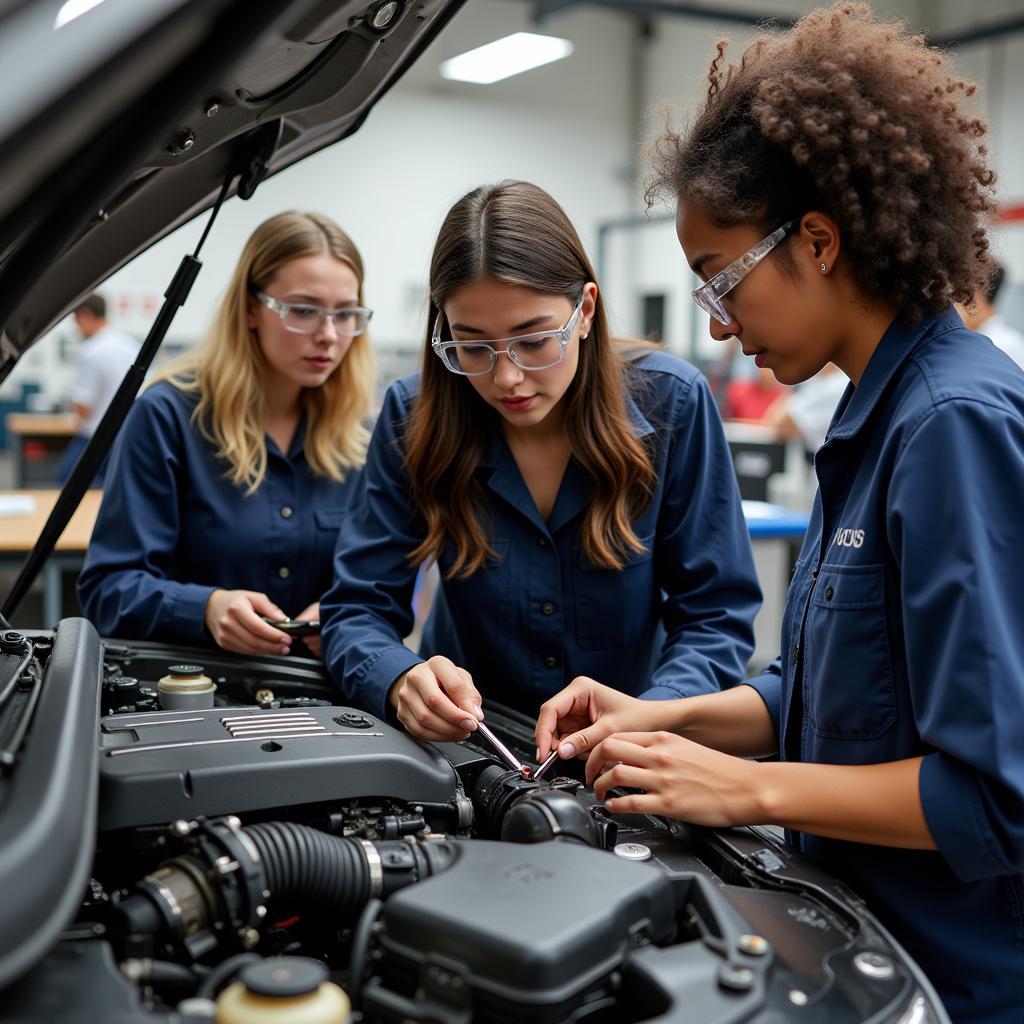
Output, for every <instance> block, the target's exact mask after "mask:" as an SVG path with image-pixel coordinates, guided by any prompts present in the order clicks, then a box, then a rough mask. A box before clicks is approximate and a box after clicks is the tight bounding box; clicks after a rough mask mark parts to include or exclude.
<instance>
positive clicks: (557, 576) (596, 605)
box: [321, 352, 761, 715]
mask: <svg viewBox="0 0 1024 1024" xmlns="http://www.w3.org/2000/svg"><path fill="white" fill-rule="evenodd" d="M627 375H628V387H627V394H626V402H627V410H628V414H629V417H630V422H631V424H632V427H633V430H634V432H635V434H636V435H637V436H638V437H643V438H647V439H648V441H649V442H650V443H651V444H652V450H653V459H654V467H655V471H656V474H657V487H656V490H655V492H654V495H653V499H652V500H651V502H650V503H649V504H648V505H647V507H646V508H645V509H644V510H643V512H641V513H640V515H639V516H638V518H637V519H636V521H635V522H634V530H635V531H636V533H637V536H638V537H639V538H640V539H641V540H642V541H643V543H644V546H645V550H644V551H643V552H642V553H641V554H637V555H634V556H632V557H631V558H630V559H629V561H628V564H627V565H626V567H625V568H624V569H621V570H612V569H604V568H599V567H598V566H596V565H593V564H592V563H591V562H590V561H589V560H588V559H587V557H586V556H585V555H584V553H583V551H582V549H581V547H580V525H581V522H582V520H583V515H584V513H585V511H586V509H587V505H588V503H589V502H590V500H591V496H592V494H593V484H592V481H591V479H590V478H589V477H588V476H587V474H586V472H585V471H584V470H583V469H582V467H581V466H580V465H579V463H578V462H577V461H576V460H575V459H570V462H569V465H568V468H567V470H566V473H565V476H564V478H563V480H562V483H561V487H560V489H559V492H558V496H557V499H556V501H555V505H554V508H553V510H552V512H551V516H550V518H549V519H548V520H547V521H546V522H545V521H544V519H542V518H541V516H540V514H539V512H538V511H537V507H536V505H535V503H534V501H533V498H532V497H531V496H530V492H529V491H528V490H527V487H526V484H525V483H524V482H523V478H522V476H521V474H520V472H519V468H518V466H517V465H516V462H515V458H514V457H513V455H512V452H511V450H510V449H509V447H508V445H507V444H506V443H505V441H504V439H503V436H502V433H501V429H500V426H499V424H498V422H497V414H495V419H494V422H493V423H492V429H491V432H490V434H489V436H488V438H487V441H486V445H485V450H484V453H483V457H482V459H481V463H480V465H479V467H478V468H477V471H476V472H477V477H478V479H479V480H480V482H481V484H482V485H483V488H484V492H485V494H486V496H487V499H488V505H487V511H488V513H489V515H490V517H491V525H492V538H493V539H492V545H493V547H494V549H495V551H496V553H497V555H498V556H499V557H498V558H497V559H494V560H492V561H491V562H490V563H489V564H488V565H487V566H486V567H485V568H483V569H481V570H480V571H478V572H476V573H474V574H473V575H472V576H470V577H469V578H468V579H464V580H458V579H452V580H444V579H443V577H444V575H445V573H446V571H447V569H448V568H450V566H451V564H452V561H453V549H452V546H451V545H450V544H449V545H447V546H446V547H445V549H444V551H443V552H442V555H441V557H440V559H439V568H440V571H441V576H442V579H443V582H442V586H441V590H440V593H439V595H438V600H437V601H436V602H435V606H434V609H433V613H432V616H431V619H430V621H428V623H427V627H426V628H425V630H424V636H423V641H422V644H421V647H420V654H421V655H423V656H430V655H432V654H444V655H446V656H448V657H450V658H451V659H452V660H453V661H454V662H455V663H456V664H458V665H461V666H462V667H464V668H466V669H467V670H468V671H469V672H470V673H471V674H472V676H473V680H474V682H475V683H476V685H477V687H478V688H479V689H480V691H481V693H482V694H483V695H484V697H485V698H488V699H491V700H498V701H501V702H502V703H504V704H506V705H508V706H511V707H514V708H518V709H520V710H522V711H525V712H527V713H536V711H537V709H538V707H539V706H540V704H541V703H542V702H543V701H545V700H546V699H547V698H548V697H550V696H552V695H553V694H555V693H557V692H558V691H559V690H561V689H562V687H564V686H565V685H566V684H567V683H568V682H569V681H570V680H571V679H572V678H573V677H574V676H577V675H589V676H593V677H594V678H596V679H599V680H600V681H602V682H604V683H607V684H608V685H610V686H614V687H616V688H618V689H620V690H624V691H626V692H628V693H633V694H638V695H640V696H643V697H648V698H652V699H665V698H670V697H680V696H688V695H690V694H695V693H704V692H708V691H712V690H717V689H719V688H721V687H726V686H731V685H735V684H736V683H737V682H738V681H739V680H740V679H741V678H742V676H743V671H744V668H745V666H746V663H747V659H748V658H749V656H750V653H751V650H752V649H753V628H752V623H753V618H754V615H755V613H756V612H757V609H758V607H759V604H760V597H761V595H760V590H759V588H758V584H757V578H756V574H755V571H754V564H753V558H752V555H751V548H750V538H749V536H748V533H747V527H746V524H745V522H744V519H743V513H742V509H741V506H740V499H739V492H738V489H737V485H736V478H735V475H734V473H733V468H732V460H731V459H730V456H729V450H728V447H727V445H726V442H725V437H724V434H723V432H722V426H721V422H720V420H719V417H718V411H717V409H716V407H715V403H714V400H713V398H712V397H711V393H710V391H709V389H708V386H707V382H706V381H705V380H704V378H703V377H702V376H701V375H700V374H699V373H698V372H697V371H696V370H695V369H694V368H693V367H692V366H690V365H689V364H688V363H684V362H683V361H682V360H680V359H677V358H675V357H673V356H670V355H667V354H665V353H661V352H652V353H650V354H648V355H645V356H643V357H642V358H640V359H639V360H637V361H636V362H633V363H627ZM418 387H419V377H418V375H417V374H414V375H412V376H409V377H406V378H404V379H402V380H399V381H396V382H395V383H394V384H393V385H392V386H391V387H390V388H389V390H388V392H387V395H386V396H385V399H384V407H383V410H382V411H381V414H380V417H379V419H378V421H377V426H376V429H375V431H374V436H373V440H372V441H371V443H370V451H369V453H368V455H367V463H366V469H365V473H364V478H363V481H362V482H361V485H360V488H359V491H358V494H357V496H356V498H355V499H354V501H353V508H352V513H351V516H350V518H349V520H348V521H347V523H346V528H345V530H344V531H342V533H341V534H339V536H338V549H337V552H336V554H335V581H334V585H333V587H332V589H331V591H330V593H328V594H326V595H324V599H323V601H322V603H321V615H322V617H323V620H324V630H323V641H324V650H325V654H326V660H327V664H328V667H329V669H330V671H331V673H332V675H333V676H334V678H335V679H336V680H338V682H339V683H340V684H341V686H342V688H343V689H344V691H345V693H346V694H347V695H348V696H349V698H350V699H351V700H353V701H355V702H356V703H359V704H363V705H365V706H366V707H368V708H369V709H370V710H372V711H373V712H375V713H376V714H378V715H383V714H384V713H385V701H386V697H387V692H388V689H389V687H390V686H391V684H392V683H393V682H394V681H395V680H396V679H397V678H398V677H399V676H400V675H402V674H403V673H404V672H406V671H408V669H410V668H412V666H413V665H415V664H417V663H418V662H419V661H421V660H422V659H421V657H418V656H417V655H416V654H415V653H413V652H412V651H411V650H409V649H408V648H407V647H404V646H403V645H402V637H404V636H406V635H408V634H409V632H410V630H411V628H412V623H413V618H412V608H411V603H412V591H413V583H414V580H415V576H416V573H415V570H413V569H411V568H410V567H409V563H408V560H407V555H408V554H409V552H410V551H412V550H413V549H414V548H415V547H417V546H418V545H419V543H420V542H421V540H422V539H423V537H424V536H425V532H426V528H425V525H424V522H423V518H422V516H421V515H420V514H419V513H418V512H417V511H416V510H415V509H414V508H413V507H412V506H411V503H410V498H409V480H408V475H407V472H406V469H405V464H404V457H403V450H402V436H401V425H402V423H403V421H404V420H405V419H406V417H407V416H408V414H409V410H410V407H411V405H412V403H413V402H414V401H415V398H416V395H417V393H418Z"/></svg>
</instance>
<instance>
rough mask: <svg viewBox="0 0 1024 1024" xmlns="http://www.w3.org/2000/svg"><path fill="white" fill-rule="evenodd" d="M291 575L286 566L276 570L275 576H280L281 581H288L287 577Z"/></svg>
mask: <svg viewBox="0 0 1024 1024" xmlns="http://www.w3.org/2000/svg"><path fill="white" fill-rule="evenodd" d="M291 574H292V571H291V569H289V568H288V566H287V565H282V566H281V568H280V569H278V570H277V575H278V576H280V577H281V579H283V580H286V579H288V577H289V576H291Z"/></svg>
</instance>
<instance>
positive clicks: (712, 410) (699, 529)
mask: <svg viewBox="0 0 1024 1024" xmlns="http://www.w3.org/2000/svg"><path fill="white" fill-rule="evenodd" d="M669 444H670V448H669V451H668V459H667V463H666V477H665V483H664V499H663V502H662V507H661V510H660V512H659V516H658V532H657V537H656V542H655V553H654V555H655V558H656V559H657V563H658V564H657V572H658V580H659V583H660V586H661V590H662V592H663V593H664V602H663V606H662V615H663V619H664V624H665V633H666V639H665V643H664V646H663V648H662V651H661V655H660V658H659V661H658V665H657V668H656V669H655V671H654V673H653V675H652V678H651V685H650V688H649V689H648V690H647V692H645V693H643V694H641V696H642V697H644V698H646V699H655V700H661V699H667V698H672V697H689V696H693V695H694V694H698V693H711V692H714V691H715V690H720V689H724V688H726V687H729V686H734V685H736V683H738V682H739V681H740V680H741V679H742V678H743V674H744V671H745V669H746V665H747V661H748V659H749V658H750V655H751V653H752V652H753V649H754V616H755V615H756V614H757V610H758V608H760V606H761V590H760V587H759V586H758V582H757V573H756V570H755V568H754V557H753V553H752V551H751V547H750V534H749V532H748V530H747V524H746V521H745V519H744V517H743V509H742V505H741V502H740V494H739V487H738V486H737V483H736V475H735V472H734V471H733V465H732V458H731V456H730V454H729V447H728V444H727V443H726V440H725V434H724V432H723V430H722V424H721V420H720V419H719V416H718V410H717V408H716V407H715V403H714V399H713V398H712V396H711V392H710V389H709V388H708V386H707V382H706V381H705V379H704V378H703V377H699V376H698V377H696V378H694V380H693V381H692V383H690V385H689V386H688V387H686V388H681V389H680V393H679V396H678V399H677V404H676V409H675V410H674V414H673V416H672V434H671V438H670V442H669Z"/></svg>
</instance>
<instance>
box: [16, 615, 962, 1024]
mask: <svg viewBox="0 0 1024 1024" xmlns="http://www.w3.org/2000/svg"><path fill="white" fill-rule="evenodd" d="M337 697H338V694H337V690H336V689H335V688H334V687H333V685H332V684H331V683H330V681H329V680H328V679H327V678H326V677H325V676H324V674H323V672H322V669H321V668H320V666H319V664H318V663H316V662H313V661H311V660H306V659H302V658H295V657H290V658H248V659H247V658H244V657H240V656H232V655H229V654H226V653H223V652H214V651H208V650H198V649H192V650H188V649H183V648H180V647H171V646H165V645H160V644H152V643H122V642H117V641H105V640H101V639H100V638H99V637H98V636H97V635H96V634H95V631H94V630H93V629H92V627H91V626H90V625H89V624H88V623H86V622H85V621H84V620H76V619H68V620H65V621H64V622H62V623H61V625H60V626H59V627H58V629H57V630H56V631H55V632H27V633H17V632H7V633H4V634H2V636H0V769H2V775H0V828H2V829H3V834H4V835H5V836H13V837H17V838H16V839H14V840H12V841H10V842H6V843H5V844H4V845H3V847H2V848H0V883H2V885H3V890H2V891H3V892H4V893H6V894H7V898H6V901H5V902H6V906H5V909H4V911H3V913H2V920H3V922H4V927H3V929H0V1022H7V1021H47V1022H55V1024H78V1022H84V1021H98V1020H103V1021H104V1022H108V1024H129V1022H130V1024H144V1022H157V1021H166V1022H168V1024H169V1022H171V1021H180V1022H189V1021H210V1020H217V1021H219V1022H225V1024H232V1022H236V1021H248V1022H258V1021H264V1020H267V1021H270V1020H273V1021H279V1022H288V1021H292V1020H294V1021H304V1022H311V1024H316V1022H320V1021H323V1022H328V1021H366V1022H445V1024H460V1022H467V1024H468V1022H481V1024H518V1022H530V1024H548V1022H550V1024H557V1022H592V1024H606V1022H615V1024H631V1022H641V1021H655V1020H656V1021H678V1022H684V1021H685V1022H710V1021H716V1022H725V1021H764V1022H769V1021H772V1022H775V1021H783V1020H801V1021H813V1022H817V1021H829V1022H844V1021H851V1022H853V1021H867V1020H872V1021H893V1022H897V1021H899V1022H905V1024H910V1022H911V1021H915V1022H927V1021H932V1020H934V1021H942V1020H945V1019H946V1018H945V1016H944V1014H943V1011H942V1010H941V1007H939V1005H938V1002H937V1000H935V999H934V996H933V995H932V993H931V989H930V987H929V986H928V983H927V981H926V980H925V979H924V978H923V977H922V976H921V974H920V972H919V971H918V969H917V968H916V967H915V966H914V965H913V963H912V962H911V961H910V960H909V959H908V958H907V957H906V956H905V954H903V952H902V951H901V950H900V949H899V947H898V946H897V945H896V944H895V943H894V941H893V940H892V939H891V937H890V936H888V934H887V933H886V932H885V930H884V929H883V928H882V927H881V925H879V923H878V922H877V921H876V920H875V919H874V918H873V917H872V916H871V915H870V913H869V912H868V911H867V910H866V908H865V907H864V905H863V903H862V902H861V901H860V900H859V899H858V898H857V897H856V896H855V895H854V894H853V893H851V892H849V891H848V890H847V889H846V888H845V887H844V886H842V884H841V883H839V882H838V881H836V880H834V879H831V878H829V877H827V876H825V875H823V874H822V873H820V872H819V871H818V870H817V869H816V868H815V867H814V866H813V865H811V864H810V863H809V862H807V861H804V860H802V859H801V858H800V857H799V856H798V855H796V854H794V853H793V852H792V851H791V850H790V849H789V848H788V847H787V846H786V845H785V844H784V843H782V842H781V841H780V839H779V838H778V837H777V836H776V835H774V834H773V833H771V832H769V831H767V830H761V829H737V830H724V831H723V830H708V829H698V828H692V827H688V826H685V825H681V824H679V823H676V822H669V821H665V820H662V819H658V818H653V817H648V816H627V815H612V814H610V813H608V812H607V811H606V810H605V809H604V807H603V806H602V805H601V804H599V803H598V802H596V800H595V798H594V794H593V792H592V791H590V790H589V789H587V788H586V787H585V786H584V785H583V783H582V782H581V781H580V779H579V778H577V777H574V776H573V775H572V774H571V773H572V772H573V771H577V770H578V769H577V768H576V766H575V765H571V764H567V763H565V762H556V765H555V770H556V772H564V773H565V774H560V775H556V777H553V778H544V779H538V778H533V777H532V775H533V772H532V771H529V770H527V771H516V770H514V769H512V768H510V767H508V766H507V765H505V764H503V763H502V762H501V761H500V760H499V759H498V758H497V757H496V756H495V754H494V753H493V752H492V751H491V749H490V748H489V747H488V746H487V745H486V744H484V743H483V741H482V740H479V738H478V737H474V738H473V740H472V741H467V742H466V743H462V744H431V745H420V744H418V743H416V742H414V741H413V740H412V739H411V738H410V737H408V736H407V735H405V734H404V733H403V732H402V731H401V730H400V729H398V728H396V727H394V726H393V725H392V724H390V723H388V722H386V721H382V720H380V719H378V718H376V717H375V716H373V715H371V714H369V713H368V712H366V711H363V710H361V709H357V708H350V707H345V706H342V705H341V704H340V702H339V701H338V699H337ZM487 721H488V723H489V725H490V726H491V728H492V729H493V730H494V731H495V732H496V733H498V734H499V735H500V736H501V738H502V740H503V741H504V743H505V744H507V745H508V747H509V748H511V750H512V751H514V752H515V754H516V756H517V757H519V758H520V759H521V760H523V761H524V762H526V763H528V764H530V765H532V764H533V762H532V749H533V744H532V723H531V722H529V721H528V720H527V719H525V718H524V717H523V716H520V715H518V714H516V713H515V712H510V711H504V710H502V709H500V708H495V707H490V706H489V707H488V709H487Z"/></svg>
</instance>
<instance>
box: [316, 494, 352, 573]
mask: <svg viewBox="0 0 1024 1024" xmlns="http://www.w3.org/2000/svg"><path fill="white" fill-rule="evenodd" d="M313 521H314V522H315V523H316V542H315V551H316V561H317V564H318V565H322V564H323V563H324V561H327V562H333V560H334V548H335V545H336V544H337V543H338V531H339V530H340V529H341V528H342V523H344V522H345V509H344V508H341V507H338V508H318V509H317V510H316V512H314V513H313Z"/></svg>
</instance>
